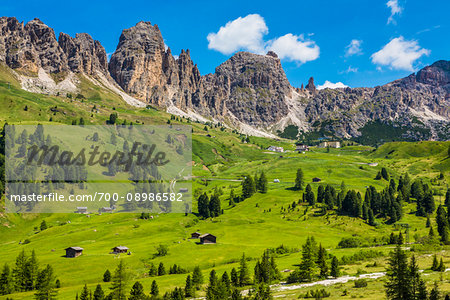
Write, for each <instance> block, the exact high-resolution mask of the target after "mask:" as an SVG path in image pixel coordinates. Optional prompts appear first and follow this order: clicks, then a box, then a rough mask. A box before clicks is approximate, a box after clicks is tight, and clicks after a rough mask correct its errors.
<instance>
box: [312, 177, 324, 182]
mask: <svg viewBox="0 0 450 300" xmlns="http://www.w3.org/2000/svg"><path fill="white" fill-rule="evenodd" d="M312 181H313V182H320V181H322V179H320V178H319V177H314V178H313V179H312Z"/></svg>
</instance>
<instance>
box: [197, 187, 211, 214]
mask: <svg viewBox="0 0 450 300" xmlns="http://www.w3.org/2000/svg"><path fill="white" fill-rule="evenodd" d="M198 213H199V215H200V216H202V217H203V218H209V217H210V215H211V214H210V211H209V197H208V195H207V194H206V193H204V194H202V195H200V197H198Z"/></svg>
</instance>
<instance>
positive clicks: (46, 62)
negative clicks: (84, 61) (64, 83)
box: [0, 17, 68, 73]
mask: <svg viewBox="0 0 450 300" xmlns="http://www.w3.org/2000/svg"><path fill="white" fill-rule="evenodd" d="M0 41H1V43H0V44H1V45H2V46H0V58H1V60H3V61H5V62H6V64H7V65H8V66H10V67H11V68H13V69H18V70H22V71H30V72H37V71H38V70H39V68H40V67H42V68H43V69H44V70H46V71H47V72H49V73H60V72H65V71H67V70H68V68H67V59H66V57H65V55H64V53H63V52H62V50H61V48H60V47H59V45H58V42H57V41H56V38H55V32H54V31H53V29H51V28H50V27H48V26H47V25H45V24H44V23H43V22H42V21H40V20H39V19H34V20H32V21H30V22H28V23H27V24H26V25H25V26H24V25H23V23H19V22H18V21H17V19H16V18H8V17H2V18H0Z"/></svg>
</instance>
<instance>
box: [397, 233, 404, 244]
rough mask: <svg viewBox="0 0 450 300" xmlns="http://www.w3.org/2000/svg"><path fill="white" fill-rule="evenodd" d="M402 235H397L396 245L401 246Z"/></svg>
mask: <svg viewBox="0 0 450 300" xmlns="http://www.w3.org/2000/svg"><path fill="white" fill-rule="evenodd" d="M403 242H404V241H403V235H402V233H401V232H400V233H399V234H398V238H397V244H399V245H403Z"/></svg>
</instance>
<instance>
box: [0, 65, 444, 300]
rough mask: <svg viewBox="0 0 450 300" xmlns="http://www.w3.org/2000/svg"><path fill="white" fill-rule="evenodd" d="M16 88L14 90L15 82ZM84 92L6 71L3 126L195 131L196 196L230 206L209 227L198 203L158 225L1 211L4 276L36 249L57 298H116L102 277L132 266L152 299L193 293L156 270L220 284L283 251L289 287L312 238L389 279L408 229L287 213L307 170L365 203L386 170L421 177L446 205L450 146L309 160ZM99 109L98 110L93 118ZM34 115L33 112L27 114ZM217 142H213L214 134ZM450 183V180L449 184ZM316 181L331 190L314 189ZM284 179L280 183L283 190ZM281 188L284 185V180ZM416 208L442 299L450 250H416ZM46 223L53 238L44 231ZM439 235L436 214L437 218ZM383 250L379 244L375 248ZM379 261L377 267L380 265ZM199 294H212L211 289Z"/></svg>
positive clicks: (161, 217)
mask: <svg viewBox="0 0 450 300" xmlns="http://www.w3.org/2000/svg"><path fill="white" fill-rule="evenodd" d="M8 82H9V83H10V84H8ZM82 83H83V84H82V89H81V91H80V94H82V97H78V99H76V95H72V96H71V97H70V98H69V97H67V95H61V96H45V95H39V94H33V93H28V92H25V91H23V90H21V89H20V85H19V83H18V82H17V81H15V79H14V77H13V76H12V75H11V74H10V73H8V71H7V70H6V69H2V70H1V71H0V106H1V109H0V123H1V124H2V125H3V124H4V123H5V122H8V123H9V124H36V123H41V124H55V125H57V124H72V122H73V121H74V120H75V121H79V119H80V118H83V119H84V121H85V123H86V124H95V125H99V124H105V122H106V120H108V118H109V115H110V114H111V113H117V114H118V120H119V122H123V121H126V122H127V123H128V124H130V123H131V122H132V123H133V124H167V123H168V122H170V123H171V124H180V125H190V126H192V129H193V135H192V139H193V142H192V144H193V153H192V160H193V162H194V164H193V183H192V185H193V191H194V194H196V195H199V194H201V193H207V194H208V195H212V194H213V193H214V192H215V190H219V191H221V193H220V200H221V207H222V209H223V214H221V215H220V216H218V217H214V218H208V219H206V220H204V219H201V218H200V217H199V216H198V215H197V206H196V205H197V203H196V201H195V200H194V203H193V213H191V214H187V215H185V214H177V213H173V214H154V215H153V218H150V219H146V220H145V219H140V218H139V214H135V213H112V214H108V213H106V214H105V213H104V214H102V215H99V214H97V213H92V214H89V215H83V214H57V213H55V214H6V213H5V212H4V211H3V210H0V249H1V255H0V266H2V265H3V264H5V263H8V264H9V265H10V266H13V264H14V261H15V258H16V256H17V255H18V254H19V253H20V252H21V251H22V250H25V251H26V252H27V253H28V254H29V253H31V251H32V250H34V251H35V252H36V255H37V258H38V260H39V262H40V264H41V266H42V265H45V264H51V265H52V266H53V268H54V270H55V273H56V276H57V278H58V279H59V280H60V281H61V288H59V289H58V299H75V295H76V294H77V293H80V292H81V289H82V287H83V286H84V285H85V284H87V285H88V287H90V288H92V289H94V288H95V286H96V285H97V284H98V283H100V284H102V287H103V289H104V290H105V291H106V290H107V289H108V288H109V287H110V283H104V282H102V276H103V273H104V272H105V271H106V270H107V269H109V270H110V271H111V272H113V271H114V269H115V268H116V266H117V264H118V262H119V261H120V260H123V261H124V262H125V263H126V267H127V270H128V272H129V273H130V276H131V278H130V281H129V287H130V288H131V285H132V283H134V282H135V281H140V282H141V283H142V284H143V286H144V289H145V292H146V293H149V292H150V286H151V283H152V281H153V280H156V281H157V283H158V286H159V288H160V293H164V292H165V291H169V290H172V289H173V288H174V287H184V284H185V280H186V276H187V274H173V275H163V276H156V277H151V276H149V275H148V270H149V266H150V264H152V263H153V264H155V265H158V264H159V263H161V262H162V263H163V264H164V265H165V267H166V270H168V269H169V268H170V267H171V266H172V265H173V264H177V265H179V266H181V267H182V268H184V269H186V270H187V271H189V272H192V271H193V269H194V267H195V266H200V268H201V269H202V271H203V276H204V278H205V281H206V280H207V278H208V274H209V272H210V271H211V270H213V269H214V270H216V271H217V272H218V274H220V275H221V274H222V273H223V272H224V271H227V272H230V271H231V269H232V268H237V267H238V263H239V259H240V257H241V256H242V254H243V253H245V254H246V256H247V257H248V259H249V269H250V271H251V273H252V274H253V268H254V266H255V263H256V261H257V259H258V258H260V257H261V255H262V254H263V252H264V250H265V249H268V248H277V247H279V246H282V245H283V246H284V247H286V248H288V249H290V251H289V252H288V253H286V254H280V255H278V256H277V258H276V263H277V265H278V269H279V270H280V271H282V272H281V273H282V276H283V279H285V278H286V277H287V276H288V274H289V272H290V271H292V270H294V269H295V268H296V267H297V265H298V264H299V263H300V261H301V251H300V249H301V246H302V244H303V243H304V242H305V240H306V238H307V237H309V236H313V237H314V238H315V239H316V241H317V242H318V243H321V244H322V245H323V246H324V247H325V248H326V249H327V250H328V252H329V253H331V254H332V255H335V256H337V257H338V258H342V257H343V256H351V255H353V254H355V253H358V252H359V251H368V250H376V251H380V252H381V253H382V254H381V255H380V256H378V257H374V258H369V259H364V260H361V261H356V262H353V263H348V264H344V265H341V272H342V274H343V275H349V276H356V275H359V274H365V273H376V272H384V271H385V266H386V258H387V255H388V253H389V252H390V251H392V249H393V246H392V245H381V244H383V243H382V241H385V240H387V239H388V237H389V235H390V234H391V233H392V232H395V234H398V233H399V231H398V230H397V227H396V226H395V225H394V224H388V223H387V222H385V220H384V219H377V223H378V225H377V226H370V225H368V224H367V222H365V221H364V220H362V219H360V218H353V217H349V216H344V215H340V214H338V213H337V212H336V211H333V210H329V211H327V212H326V213H325V214H324V215H321V214H319V213H318V212H319V211H321V207H320V205H316V206H312V207H311V206H308V205H307V204H306V203H301V204H300V205H298V206H296V208H295V209H293V210H289V211H288V210H286V209H287V208H288V207H290V206H291V205H292V203H293V202H297V203H298V201H299V200H300V199H301V198H302V194H303V191H294V190H292V189H291V188H292V187H293V185H294V181H295V176H296V171H297V169H298V168H301V169H302V170H303V172H304V179H305V182H306V183H309V184H311V186H312V189H313V191H314V193H317V189H318V186H319V185H320V184H324V185H326V184H330V185H332V186H334V187H335V188H336V189H337V190H338V191H339V189H340V186H341V183H342V182H344V183H345V185H346V187H347V189H354V190H356V191H359V192H360V193H361V194H362V195H363V196H364V191H365V189H366V187H368V186H371V185H372V186H374V187H376V189H377V190H379V191H380V190H382V189H384V188H385V187H386V186H388V184H389V182H388V181H386V180H375V177H376V175H377V173H378V172H379V171H380V170H381V168H383V167H384V168H386V169H387V171H388V173H389V175H390V177H391V178H393V179H394V180H395V181H396V182H398V179H399V177H400V176H401V175H403V174H404V173H405V172H408V173H409V175H410V176H411V178H412V179H413V180H414V179H422V180H423V181H424V182H425V183H428V184H430V187H431V189H432V191H433V194H434V195H435V196H434V199H435V201H436V206H437V205H439V203H443V201H444V195H445V192H446V191H447V186H448V183H449V181H450V180H449V179H450V158H449V157H448V152H447V151H448V148H449V147H450V142H414V143H412V142H392V143H386V144H384V145H382V146H380V147H378V148H377V149H375V148H372V147H368V146H360V145H358V146H345V147H343V148H340V149H330V150H329V151H327V149H321V148H316V147H311V151H308V152H305V153H297V152H295V151H294V150H295V145H294V143H293V141H290V140H286V139H280V140H277V141H274V140H270V139H266V138H256V137H250V142H243V140H242V138H243V136H242V135H240V134H239V133H236V132H233V131H232V130H231V129H229V128H225V127H222V126H211V125H206V128H205V124H201V123H196V122H193V121H189V120H187V119H185V118H180V117H176V118H173V117H172V116H171V115H169V114H167V113H165V112H162V111H158V110H156V109H154V108H150V107H149V108H139V109H137V108H133V107H130V106H128V105H126V104H125V102H123V101H122V100H121V99H119V98H118V96H116V95H115V94H113V93H112V92H111V91H108V90H107V89H106V88H100V87H97V86H93V85H91V84H90V83H89V82H87V81H82ZM94 106H95V108H94ZM25 107H26V109H25ZM205 129H206V130H205ZM208 135H209V136H208ZM270 145H277V146H282V147H284V148H285V150H286V152H283V153H274V152H272V153H271V152H270V151H267V150H266V148H267V147H268V146H270ZM262 171H264V173H265V174H266V176H267V178H268V183H269V184H268V191H267V193H265V194H262V193H256V194H254V195H253V196H252V197H250V198H248V199H245V200H244V201H243V202H239V203H236V204H235V205H230V203H229V194H230V191H231V190H232V189H233V191H234V193H236V194H238V195H239V194H240V193H241V180H242V178H243V177H245V176H247V175H251V176H254V175H255V174H259V173H260V172H262ZM441 173H442V174H443V178H440V174H441ZM314 177H318V178H320V179H321V181H320V182H312V179H313V178H314ZM276 179H277V180H276ZM278 181H279V182H278ZM415 210H416V205H415V203H414V201H413V202H412V203H404V205H403V213H404V215H403V218H402V219H401V220H400V221H399V223H407V224H409V226H410V230H409V235H410V237H409V238H410V242H411V243H412V244H411V245H405V247H406V246H407V247H411V249H412V250H414V253H415V255H416V256H417V258H418V262H419V266H420V268H421V269H424V270H425V271H424V274H423V278H424V279H425V280H426V283H427V285H428V286H429V287H431V286H432V284H433V282H434V281H438V282H439V284H440V286H439V287H440V289H441V291H447V292H450V272H444V273H440V272H432V271H430V270H428V269H429V268H430V266H431V260H432V254H435V253H436V254H437V255H438V257H439V258H440V257H442V258H443V261H444V263H445V264H446V265H447V266H448V267H450V247H449V246H439V245H438V246H435V247H415V246H416V244H415V243H416V242H418V241H419V240H420V238H421V237H424V236H427V235H428V231H429V228H426V227H425V223H426V218H425V217H417V216H416V215H415ZM43 220H45V222H46V223H47V225H48V228H47V229H46V230H43V231H41V230H40V229H39V227H40V224H41V222H42V221H43ZM431 221H432V225H433V226H434V227H436V222H435V215H432V216H431ZM195 231H198V232H201V233H211V234H214V235H215V236H217V243H216V244H211V245H201V244H198V243H197V242H198V240H195V239H190V238H189V237H190V234H191V233H192V232H195ZM350 237H357V238H360V239H361V240H364V241H367V243H368V244H367V245H365V246H364V247H359V248H348V249H347V248H346V249H341V248H338V243H339V242H340V241H341V240H342V239H343V238H350ZM374 240H377V241H379V242H378V243H379V244H380V245H375V244H376V243H372V242H371V241H374ZM119 245H123V246H127V247H128V248H129V249H130V251H131V255H127V254H120V255H118V254H111V251H112V248H113V247H115V246H119ZM158 245H165V246H167V247H168V254H167V255H166V256H162V257H156V258H154V254H155V253H156V247H157V246H158ZM70 246H78V247H82V248H83V249H84V251H83V254H82V255H81V256H80V257H77V258H66V257H64V255H65V251H64V249H65V248H67V247H70ZM411 252H413V251H411ZM374 262H376V264H375V265H374ZM383 284H384V278H383V277H381V278H379V279H369V280H368V286H367V287H366V288H355V287H354V282H353V281H349V282H348V283H339V284H336V285H331V286H314V287H304V288H298V289H293V290H284V291H279V290H277V288H278V287H277V286H275V287H272V291H273V294H274V295H275V296H277V297H281V298H285V299H297V298H299V297H302V295H304V294H305V293H306V292H307V291H309V290H314V289H317V288H320V289H321V288H324V289H325V290H327V291H328V292H330V293H331V296H330V297H329V299H350V298H362V299H383V298H384V297H385V296H384V295H385V294H384V288H383ZM197 294H198V296H204V295H205V291H204V289H202V290H200V291H199V292H198V293H197ZM33 295H34V293H33V292H24V293H14V294H12V295H8V296H0V299H5V298H6V297H9V298H12V299H32V298H33Z"/></svg>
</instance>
